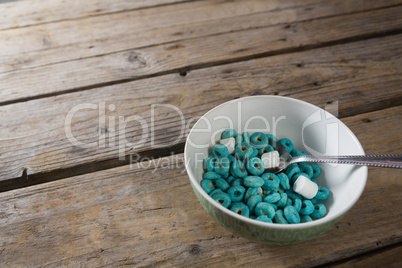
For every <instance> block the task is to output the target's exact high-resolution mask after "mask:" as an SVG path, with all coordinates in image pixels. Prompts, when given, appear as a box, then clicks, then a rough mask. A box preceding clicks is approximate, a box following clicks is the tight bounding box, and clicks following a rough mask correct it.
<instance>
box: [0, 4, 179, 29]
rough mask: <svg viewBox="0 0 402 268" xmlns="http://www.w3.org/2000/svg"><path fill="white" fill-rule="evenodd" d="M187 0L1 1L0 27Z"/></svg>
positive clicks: (7, 27) (47, 21) (20, 25)
mask: <svg viewBox="0 0 402 268" xmlns="http://www.w3.org/2000/svg"><path fill="white" fill-rule="evenodd" d="M184 1H186V0H118V1H108V0H86V1H79V0H70V1H64V0H42V1H41V2H40V4H38V2H34V1H29V0H19V1H10V2H7V3H2V5H0V12H1V13H2V16H1V17H0V30H5V29H9V28H21V27H27V26H32V25H37V24H44V23H50V22H60V21H63V20H73V19H79V18H85V17H91V16H99V15H104V14H109V13H116V12H122V11H128V10H135V9H143V8H150V7H155V6H158V5H167V4H172V3H180V2H184ZM0 3H1V2H0Z"/></svg>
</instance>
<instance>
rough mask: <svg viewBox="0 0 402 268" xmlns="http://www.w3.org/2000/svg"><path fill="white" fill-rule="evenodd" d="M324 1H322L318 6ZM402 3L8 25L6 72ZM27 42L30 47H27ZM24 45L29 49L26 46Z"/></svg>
mask: <svg viewBox="0 0 402 268" xmlns="http://www.w3.org/2000/svg"><path fill="white" fill-rule="evenodd" d="M318 1H319V2H320V3H321V4H319V5H318V4H315V5H313V3H317V2H318ZM400 3H401V1H400V0H398V1H397V0H392V1H387V2H386V3H384V2H381V1H373V0H371V1H362V2H360V1H353V2H351V3H347V4H345V3H344V1H340V0H333V1H322V0H309V1H303V4H302V5H300V1H269V2H267V1H262V0H261V1H251V2H250V1H235V2H231V1H229V2H227V1H218V2H217V1H200V2H195V3H184V4H180V5H175V6H162V7H158V8H155V9H145V10H140V11H132V12H123V13H117V14H108V15H107V16H96V17H89V18H83V19H79V20H72V21H63V22H59V23H50V24H44V25H38V26H32V27H26V28H17V29H11V30H5V31H1V35H2V37H3V38H2V42H0V50H1V51H2V53H1V54H0V62H1V63H2V65H1V66H0V72H7V71H11V70H20V69H24V68H32V67H37V66H44V65H49V64H53V63H58V62H65V61H71V60H78V59H82V58H88V57H93V56H97V55H105V54H110V53H116V52H118V51H123V50H132V49H138V48H143V47H147V46H153V45H159V44H165V43H168V42H175V41H180V40H186V39H190V38H195V37H205V36H210V35H216V34H222V33H228V32H234V31H244V30H249V29H252V28H261V27H267V26H270V25H274V24H278V23H282V24H283V23H293V22H297V21H300V20H309V19H313V18H319V17H325V16H334V15H336V14H347V13H355V12H359V11H364V10H371V9H376V8H379V7H384V6H393V5H396V4H400ZM194 10H197V11H196V12H195V11H194ZM254 13H255V14H254ZM247 15H249V16H247ZM178 18H179V19H178ZM388 18H389V19H390V18H391V16H389V17H388ZM391 21H393V19H392V20H391ZM283 26H285V25H283ZM333 26H335V25H334V24H331V27H333ZM361 26H363V25H361ZM378 29H379V30H380V31H381V28H378ZM293 30H298V29H295V28H289V29H287V32H286V35H287V36H289V35H292V33H293ZM343 30H346V31H347V29H343ZM268 34H272V33H271V32H268ZM265 35H266V34H265ZM285 37H286V36H282V37H280V38H278V39H283V38H285ZM300 41H302V40H300ZM281 42H283V41H281ZM281 42H279V43H281ZM27 43H29V44H30V45H29V47H26V46H25V45H26V44H27ZM298 44H300V43H296V44H294V45H295V46H297V45H298ZM21 47H26V48H25V49H24V50H23V51H22V50H21V49H20V48H21Z"/></svg>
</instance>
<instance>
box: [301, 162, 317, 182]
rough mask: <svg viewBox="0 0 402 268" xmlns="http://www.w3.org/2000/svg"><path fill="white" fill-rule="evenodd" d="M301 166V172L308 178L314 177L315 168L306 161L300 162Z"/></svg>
mask: <svg viewBox="0 0 402 268" xmlns="http://www.w3.org/2000/svg"><path fill="white" fill-rule="evenodd" d="M299 168H300V172H301V173H305V174H306V175H307V176H306V177H307V178H309V179H311V178H312V177H313V172H314V170H313V168H312V167H311V166H310V165H308V164H306V163H299Z"/></svg>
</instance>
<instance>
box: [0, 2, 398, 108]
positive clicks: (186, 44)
mask: <svg viewBox="0 0 402 268" xmlns="http://www.w3.org/2000/svg"><path fill="white" fill-rule="evenodd" d="M377 2H378V1H377ZM332 4H333V5H335V4H336V3H332ZM323 5H325V6H326V7H327V9H325V10H326V11H328V12H329V11H332V14H331V15H336V14H339V12H343V11H344V10H343V9H341V8H338V9H337V8H334V9H330V8H329V7H328V5H327V3H323ZM353 7H354V8H356V9H357V10H359V9H361V8H362V7H366V6H365V5H360V6H353ZM304 9H305V7H300V8H298V9H297V10H296V13H302V11H301V10H304ZM348 11H349V10H348ZM350 11H354V10H350ZM292 12H293V10H292ZM282 13H283V14H281V15H282V17H286V16H285V13H289V10H287V9H285V10H283V11H282ZM275 14H276V15H277V16H279V12H277V13H275ZM317 14H320V15H321V13H318V12H314V13H307V15H304V16H296V18H297V20H300V21H301V22H298V23H294V24H292V25H287V24H280V25H276V26H272V27H265V26H264V27H262V25H263V24H262V23H264V22H265V25H270V23H271V21H272V20H273V18H272V17H270V16H269V15H268V14H267V13H262V14H257V15H249V16H245V17H242V18H241V20H244V21H245V23H246V24H248V27H250V28H256V29H250V30H247V31H235V32H230V33H226V34H219V35H215V34H214V35H212V36H207V37H205V36H202V37H198V38H191V39H187V40H182V41H178V42H174V43H169V44H163V45H155V46H151V47H145V48H138V49H129V50H126V49H124V51H122V52H116V53H110V54H106V55H103V56H97V57H89V58H84V59H81V60H77V61H68V62H63V63H59V64H51V65H45V66H42V67H36V68H29V69H23V70H20V71H13V72H6V73H3V74H0V81H1V84H0V99H1V100H0V103H3V104H4V103H8V102H16V101H21V100H25V99H30V98H33V97H38V96H39V97H40V96H48V95H54V94H57V93H65V92H71V91H79V90H82V89H85V88H88V87H97V86H103V85H108V84H111V83H121V82H127V81H130V80H135V79H138V78H143V77H147V76H152V75H158V74H163V73H171V72H179V70H181V69H194V68H200V67H206V66H210V65H214V64H222V63H225V62H232V61H236V60H241V59H243V60H244V59H247V58H249V57H256V55H274V54H281V53H285V52H286V53H289V52H294V51H300V50H304V49H308V48H311V47H315V46H323V45H328V44H331V43H334V42H339V41H340V40H345V39H347V38H357V39H358V38H359V37H356V36H366V35H371V34H373V35H376V34H380V33H382V32H389V31H394V30H401V31H402V16H400V15H401V14H402V6H400V7H394V8H386V9H380V10H375V11H368V12H363V13H359V14H349V15H341V16H335V17H332V16H331V17H329V18H327V17H325V18H321V19H315V20H306V19H311V18H314V16H317ZM341 14H343V13H341ZM308 15H311V17H306V16H308ZM255 17H258V19H256V18H255ZM238 18H239V17H231V18H230V19H229V20H228V21H227V22H226V23H222V22H221V21H219V20H215V22H214V24H215V25H210V26H208V27H207V29H210V31H211V32H207V33H202V35H208V34H211V33H214V32H215V31H217V30H216V29H222V28H229V27H231V26H232V25H233V24H234V23H235V22H237V20H238ZM289 18H290V21H292V17H291V16H289ZM293 20H294V19H293ZM304 20H306V21H304ZM235 25H240V26H241V27H244V23H239V24H235ZM218 26H219V27H218ZM180 27H183V26H180ZM198 27H199V29H201V28H200V27H202V29H204V28H205V25H204V24H203V25H200V26H198ZM261 27H262V28H261ZM329 27H331V31H328V30H327V29H328V28H329ZM195 32H197V33H198V34H200V31H195ZM74 40H76V39H75V38H74ZM117 40H119V39H117ZM117 40H114V43H113V44H115V43H116V42H117ZM250 40H253V41H252V44H253V45H252V46H250ZM125 45H129V42H128V43H125ZM222 48H224V49H222ZM58 49H60V48H58ZM49 51H52V49H50V50H49ZM35 53H39V55H40V59H43V55H44V52H43V51H41V50H40V51H37V52H35ZM73 53H76V52H73ZM66 55H67V57H70V56H71V53H62V54H59V56H61V57H66ZM86 56H87V55H82V57H86ZM49 58H50V59H52V60H53V59H54V58H55V57H53V56H50V57H49ZM12 60H15V58H12ZM3 66H7V63H5V64H3ZM48 74H52V75H51V76H50V77H49V75H48ZM28 78H29V79H28ZM27 88H29V90H28V91H27Z"/></svg>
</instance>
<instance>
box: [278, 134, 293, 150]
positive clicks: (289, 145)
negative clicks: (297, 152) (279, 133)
mask: <svg viewBox="0 0 402 268" xmlns="http://www.w3.org/2000/svg"><path fill="white" fill-rule="evenodd" d="M279 142H280V143H281V144H282V145H283V146H284V147H285V148H286V150H287V151H288V152H289V153H290V152H291V151H293V148H294V147H293V142H292V141H291V140H289V139H287V138H284V139H281V140H280V141H279Z"/></svg>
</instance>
